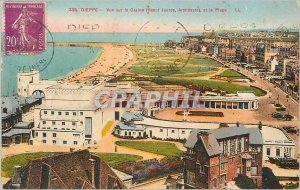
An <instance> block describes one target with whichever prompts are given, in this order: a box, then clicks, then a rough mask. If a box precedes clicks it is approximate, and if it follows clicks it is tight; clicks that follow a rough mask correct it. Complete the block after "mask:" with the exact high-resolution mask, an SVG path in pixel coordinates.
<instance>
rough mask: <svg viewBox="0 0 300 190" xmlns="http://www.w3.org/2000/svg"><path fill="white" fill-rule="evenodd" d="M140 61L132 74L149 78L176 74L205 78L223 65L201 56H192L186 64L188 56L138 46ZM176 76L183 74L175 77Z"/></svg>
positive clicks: (136, 49) (136, 48)
mask: <svg viewBox="0 0 300 190" xmlns="http://www.w3.org/2000/svg"><path fill="white" fill-rule="evenodd" d="M134 49H135V51H136V52H137V54H138V61H137V62H136V63H135V64H134V65H133V66H132V67H131V68H130V72H132V73H135V74H141V75H148V76H164V75H171V74H174V75H173V76H174V77H197V76H205V75H207V74H209V73H208V72H212V71H216V70H218V69H217V68H218V67H221V66H222V65H221V64H220V63H218V62H217V61H215V60H213V59H211V58H208V57H203V56H199V55H192V56H191V58H190V59H189V61H188V63H186V61H187V59H188V57H189V55H188V54H182V55H181V54H180V55H179V54H177V53H176V52H175V51H174V50H168V49H166V50H163V49H155V50H154V51H153V50H152V47H145V46H136V47H135V48H134ZM175 74H181V75H180V76H175Z"/></svg>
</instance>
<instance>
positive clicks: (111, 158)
mask: <svg viewBox="0 0 300 190" xmlns="http://www.w3.org/2000/svg"><path fill="white" fill-rule="evenodd" d="M93 154H95V155H96V156H99V157H100V158H102V159H103V160H104V161H105V162H107V163H108V164H109V165H110V166H112V167H114V166H116V165H119V164H121V163H124V162H135V161H138V160H141V159H143V157H141V156H138V155H132V154H117V153H99V152H97V153H93Z"/></svg>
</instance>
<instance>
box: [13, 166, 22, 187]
mask: <svg viewBox="0 0 300 190" xmlns="http://www.w3.org/2000/svg"><path fill="white" fill-rule="evenodd" d="M12 184H13V186H14V187H20V185H21V166H15V173H14V176H13V178H12Z"/></svg>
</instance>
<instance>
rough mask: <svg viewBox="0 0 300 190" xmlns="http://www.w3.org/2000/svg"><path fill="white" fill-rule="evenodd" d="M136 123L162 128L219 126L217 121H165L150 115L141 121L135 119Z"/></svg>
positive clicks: (213, 127)
mask: <svg viewBox="0 0 300 190" xmlns="http://www.w3.org/2000/svg"><path fill="white" fill-rule="evenodd" d="M134 124H136V125H146V126H147V125H148V126H158V127H164V128H182V129H187V128H188V129H190V128H195V129H216V128H219V123H199V122H184V121H167V120H160V119H155V118H150V117H144V120H143V121H135V122H134Z"/></svg>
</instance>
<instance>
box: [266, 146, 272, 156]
mask: <svg viewBox="0 0 300 190" xmlns="http://www.w3.org/2000/svg"><path fill="white" fill-rule="evenodd" d="M270 155H271V148H267V156H270Z"/></svg>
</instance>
